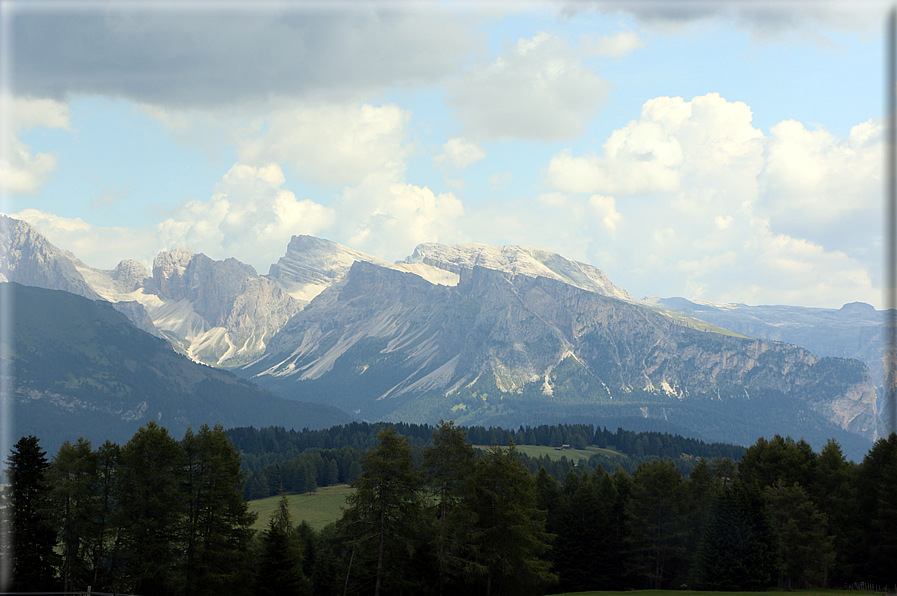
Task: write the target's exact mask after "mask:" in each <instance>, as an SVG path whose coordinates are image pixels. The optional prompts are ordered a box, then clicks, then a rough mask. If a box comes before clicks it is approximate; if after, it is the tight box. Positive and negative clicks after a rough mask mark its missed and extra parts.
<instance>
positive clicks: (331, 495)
mask: <svg viewBox="0 0 897 596" xmlns="http://www.w3.org/2000/svg"><path fill="white" fill-rule="evenodd" d="M352 491H353V489H352V487H351V486H349V485H348V484H337V485H334V486H324V487H319V488H318V489H317V490H316V491H315V492H313V493H303V494H300V495H287V501H289V503H290V515H291V516H292V518H293V525H296V526H297V525H299V524H300V523H301V522H302V521H303V520H304V521H307V522H308V524H309V525H310V526H311V527H312V528H314V529H315V530H320V529H321V528H323V527H324V526H326V525H327V524H329V523H331V522H335V521H336V520H338V519H339V518H340V516H341V515H342V514H343V511H342V508H343V507H344V506H345V505H346V498H347V497H348V496H349V495H351V494H352ZM278 503H280V496H276V497H267V498H265V499H257V500H255V501H249V510H250V511H254V512H256V513H258V518H257V519H256V520H255V524H253V526H252V528H253V529H254V530H264V529H265V528H267V527H268V520H269V519H271V516H272V515H273V514H274V512H275V511H276V510H277V505H278Z"/></svg>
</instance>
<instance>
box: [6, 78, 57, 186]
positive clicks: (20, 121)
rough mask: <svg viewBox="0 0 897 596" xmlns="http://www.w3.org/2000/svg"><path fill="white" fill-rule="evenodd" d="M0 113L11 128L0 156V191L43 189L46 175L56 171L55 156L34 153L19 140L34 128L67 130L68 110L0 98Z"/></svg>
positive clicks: (44, 101) (49, 102) (29, 100)
mask: <svg viewBox="0 0 897 596" xmlns="http://www.w3.org/2000/svg"><path fill="white" fill-rule="evenodd" d="M0 111H2V112H3V113H4V114H5V115H7V117H8V118H9V121H10V123H11V125H10V126H9V128H8V130H6V131H4V132H5V133H6V134H7V137H6V138H5V139H2V141H0V142H2V143H3V147H2V153H0V191H2V192H7V193H12V194H15V193H22V194H35V193H37V192H40V190H41V189H42V188H43V186H44V183H45V182H46V180H47V178H48V177H49V175H50V174H51V173H52V172H53V171H55V170H56V155H55V154H53V153H48V152H40V153H33V152H32V150H31V147H29V146H28V145H26V144H25V143H23V142H22V141H21V140H19V138H18V136H17V135H19V134H21V133H22V132H24V131H28V130H31V129H33V128H38V127H44V128H62V129H65V130H70V128H69V126H70V125H69V109H68V106H67V105H66V104H64V103H61V102H57V101H53V100H51V99H40V98H38V99H34V98H25V97H11V96H9V95H6V94H3V95H0Z"/></svg>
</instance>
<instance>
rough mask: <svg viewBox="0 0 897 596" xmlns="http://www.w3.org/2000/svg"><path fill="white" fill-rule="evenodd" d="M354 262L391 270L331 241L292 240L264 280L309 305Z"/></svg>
mask: <svg viewBox="0 0 897 596" xmlns="http://www.w3.org/2000/svg"><path fill="white" fill-rule="evenodd" d="M356 261H362V262H367V263H374V264H376V265H380V266H382V267H390V266H391V265H390V263H389V262H387V261H384V260H383V259H378V258H377V257H372V256H370V255H367V254H365V253H363V252H360V251H357V250H353V249H351V248H348V247H346V246H343V245H342V244H337V243H336V242H331V241H330V240H324V239H323V238H316V237H314V236H305V235H302V236H293V237H292V239H291V240H290V243H289V244H288V245H287V252H286V254H285V255H284V256H282V257H281V258H280V259H278V261H277V263H275V264H273V265H271V268H270V269H269V270H268V275H267V277H268V278H270V279H272V280H274V281H276V282H277V284H278V285H280V287H282V288H283V289H285V290H286V291H287V293H289V294H290V296H292V297H293V298H296V299H297V300H299V301H301V302H304V303H308V302H310V301H311V300H312V299H313V298H314V297H315V296H317V295H318V294H320V293H321V292H322V291H323V290H324V289H325V288H326V287H328V286H330V285H331V284H333V283H334V282H336V281H338V280H340V279H342V277H343V276H344V275H346V273H348V271H349V269H350V268H351V267H352V263H354V262H356Z"/></svg>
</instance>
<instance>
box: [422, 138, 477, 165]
mask: <svg viewBox="0 0 897 596" xmlns="http://www.w3.org/2000/svg"><path fill="white" fill-rule="evenodd" d="M442 150H443V152H442V153H440V154H439V155H437V156H436V157H434V158H433V161H434V162H435V163H436V164H437V165H441V164H443V163H446V162H447V163H448V164H450V165H451V166H452V167H453V168H455V169H456V170H459V171H464V170H466V169H467V168H468V167H469V166H471V165H473V164H475V163H476V162H478V161H480V160H482V159H485V158H486V152H485V151H484V150H483V148H482V147H480V146H479V145H477V144H476V143H471V142H470V141H466V140H464V139H459V138H452V139H449V140H448V141H446V143H445V144H444V145H443V146H442Z"/></svg>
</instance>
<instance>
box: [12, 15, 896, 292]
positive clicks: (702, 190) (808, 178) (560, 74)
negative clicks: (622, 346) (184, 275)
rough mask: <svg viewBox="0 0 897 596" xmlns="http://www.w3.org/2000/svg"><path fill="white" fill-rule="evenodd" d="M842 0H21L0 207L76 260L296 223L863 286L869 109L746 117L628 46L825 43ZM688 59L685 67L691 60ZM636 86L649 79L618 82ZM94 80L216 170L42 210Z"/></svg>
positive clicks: (674, 271) (386, 251)
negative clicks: (727, 31)
mask: <svg viewBox="0 0 897 596" xmlns="http://www.w3.org/2000/svg"><path fill="white" fill-rule="evenodd" d="M847 12H849V11H847ZM843 13H845V11H844V10H843V7H841V6H840V5H836V4H830V3H823V5H822V7H821V8H812V9H811V8H807V9H806V11H802V10H799V9H798V8H797V7H794V6H791V7H790V8H788V7H784V8H783V7H782V6H781V5H779V4H776V5H768V6H767V5H765V4H763V5H760V4H757V3H751V4H746V3H738V4H733V5H732V6H731V7H728V8H722V7H718V6H717V5H716V4H712V5H711V4H710V3H688V2H684V3H651V2H644V3H636V4H635V5H633V4H631V3H627V4H625V5H620V4H616V3H613V2H602V3H587V2H583V3H575V4H565V3H555V4H547V5H535V4H534V5H524V6H521V7H518V8H514V9H511V8H510V7H506V6H505V7H503V5H492V6H491V8H487V7H485V6H484V7H482V8H479V9H476V8H470V7H468V8H466V9H457V7H455V6H453V5H451V4H447V5H446V4H436V3H433V4H432V6H431V5H430V3H424V4H421V5H416V9H414V10H411V9H406V8H403V7H402V6H401V5H396V4H389V3H376V2H373V3H358V4H352V5H351V7H349V6H340V7H337V8H328V7H326V6H325V5H320V4H311V5H309V6H300V5H298V4H288V5H285V6H284V7H283V8H282V9H280V8H278V9H271V8H270V7H269V8H267V9H264V10H249V9H247V8H246V7H240V6H239V5H228V8H227V9H225V10H214V11H212V10H209V9H208V8H206V7H200V6H199V5H190V7H189V8H185V9H180V10H161V9H147V8H145V7H142V8H135V7H133V6H127V7H117V6H111V5H110V7H104V8H103V9H102V10H93V9H78V10H74V9H73V10H61V9H60V10H46V11H28V10H22V11H20V12H19V13H17V14H15V15H14V17H13V19H14V20H13V22H12V27H13V28H14V30H15V31H16V35H15V37H14V40H13V42H12V49H13V50H14V63H15V70H14V72H15V77H14V80H13V81H12V83H13V85H12V89H13V90H14V94H13V95H8V94H7V95H4V96H3V97H2V101H3V103H4V106H6V107H5V109H6V110H7V112H8V113H9V114H10V121H11V122H12V123H13V125H12V126H6V128H5V129H4V134H5V136H6V138H5V139H4V143H5V147H4V150H3V154H2V156H0V157H2V159H0V170H2V177H0V180H2V184H3V187H4V188H3V191H4V192H5V193H6V197H5V199H4V204H3V205H2V210H3V211H4V212H7V213H9V214H11V215H13V216H14V217H17V218H21V219H24V220H26V221H29V222H30V223H31V224H32V225H34V226H36V227H37V228H38V229H39V230H40V231H41V232H42V233H44V234H46V235H47V236H48V237H49V238H50V239H51V240H52V241H53V242H54V243H56V244H58V245H59V246H61V247H63V248H66V249H70V250H72V251H74V252H75V253H76V254H78V255H79V257H81V258H82V259H84V260H85V261H86V262H87V263H88V264H90V265H91V266H94V267H112V266H114V265H115V263H113V262H111V261H108V259H110V258H114V259H118V258H121V256H122V255H126V256H129V257H131V258H134V259H136V260H138V261H141V262H143V263H144V264H146V263H149V262H151V260H152V258H153V257H154V256H155V255H156V254H157V253H158V252H159V251H160V250H171V249H174V248H177V247H179V246H185V247H187V248H189V249H190V250H191V251H194V252H204V253H206V254H207V255H208V256H210V257H212V258H215V259H222V258H226V257H229V256H234V257H236V258H238V259H240V260H241V261H244V262H248V263H251V264H252V265H253V266H254V267H255V268H256V269H257V270H260V271H266V270H267V268H268V266H269V265H270V264H271V263H274V262H275V261H276V260H277V259H278V258H279V256H281V255H282V254H283V251H284V247H285V246H286V244H287V243H288V242H289V238H290V236H292V235H294V234H311V235H317V236H321V237H325V238H329V239H332V240H335V241H338V242H341V243H343V244H346V245H348V246H351V247H353V248H356V249H358V250H361V251H364V252H366V253H369V254H373V255H376V256H378V257H381V258H384V259H387V260H398V259H401V258H403V257H405V256H407V255H408V254H410V251H411V250H412V249H413V247H414V246H415V245H417V244H419V243H422V242H440V243H443V244H454V243H461V242H484V243H489V244H527V245H534V246H544V247H546V248H549V249H551V250H553V251H556V252H558V253H561V254H565V255H567V256H570V257H572V258H576V259H578V260H581V261H584V262H588V263H592V264H594V265H596V266H598V267H600V268H602V269H603V270H605V271H607V272H608V275H609V276H610V277H611V279H612V280H613V281H614V282H615V283H617V284H618V285H620V286H621V287H624V288H626V289H628V290H630V291H632V292H633V293H634V294H636V295H644V294H645V293H649V292H650V293H657V294H662V295H666V296H672V295H683V296H685V297H688V298H699V299H709V300H713V301H717V302H723V301H738V302H746V303H774V302H780V303H793V304H801V305H805V306H839V305H840V304H843V303H845V302H852V301H865V302H870V303H873V304H877V303H878V302H880V295H881V289H880V287H881V282H880V241H881V234H882V230H880V229H879V227H880V223H879V221H880V209H881V204H880V202H881V189H882V180H881V166H882V148H883V145H882V132H883V124H882V121H881V119H880V118H879V115H878V114H868V113H862V112H859V111H857V112H856V116H855V117H854V121H853V122H852V126H853V128H851V129H850V132H849V134H847V135H839V134H837V133H836V132H831V131H830V130H828V129H827V127H826V126H827V125H826V124H825V123H824V122H821V123H820V122H814V121H805V120H802V119H801V115H800V114H795V115H794V116H795V117H794V118H790V119H786V120H782V121H780V122H778V123H774V124H773V125H771V126H768V127H766V128H765V129H761V128H760V127H759V126H757V125H756V124H755V122H754V118H755V116H756V115H757V114H764V113H765V112H766V111H767V110H768V109H769V108H768V105H767V104H766V103H765V102H767V101H775V99H774V93H772V92H770V93H771V95H770V98H769V99H766V98H765V96H763V94H762V93H759V94H757V95H755V96H754V97H756V98H761V99H758V100H757V101H753V100H751V99H749V98H747V97H739V96H738V95H732V94H731V93H728V92H724V91H721V90H716V89H706V88H701V86H700V85H695V86H693V87H691V89H692V90H693V92H692V93H691V94H685V93H682V94H676V93H670V94H663V93H658V92H657V90H656V89H654V88H653V87H651V80H652V77H653V76H654V73H652V72H651V70H650V59H651V57H652V56H653V54H652V52H657V51H663V50H662V49H658V48H666V47H668V46H669V47H676V48H679V47H683V45H685V46H687V44H688V43H689V39H690V37H689V36H691V37H694V36H697V35H700V34H701V30H700V28H699V29H695V28H694V27H695V26H699V27H700V26H704V27H707V26H708V25H706V23H708V22H714V23H723V25H715V26H726V27H733V28H734V30H745V31H749V33H750V39H749V40H748V43H749V44H758V43H774V42H775V40H776V39H779V38H782V36H784V38H785V39H787V40H788V43H790V44H792V45H793V46H794V50H793V51H794V52H804V53H806V52H810V53H819V54H820V55H822V54H824V52H825V51H828V50H819V49H818V47H819V44H818V43H817V42H818V41H819V39H821V38H822V37H826V38H827V39H829V38H831V39H835V38H837V39H838V43H841V44H844V43H847V42H845V41H844V39H842V38H838V35H841V34H842V32H844V31H855V30H859V31H861V32H863V34H864V35H867V36H869V35H873V33H870V31H872V30H874V29H875V27H877V26H878V24H879V22H880V18H876V17H875V16H874V14H873V13H875V9H873V8H870V7H869V6H865V7H864V8H863V9H862V10H860V11H858V12H857V13H856V14H853V13H852V15H853V16H851V17H850V18H847V17H846V16H843ZM596 15H597V16H596ZM607 15H611V16H610V17H608V16H607ZM621 15H622V16H621ZM838 15H842V16H843V18H841V17H839V16H838ZM596 19H597V20H596ZM615 19H616V20H615ZM764 19H766V21H765V22H768V24H769V31H770V33H769V35H766V36H763V35H761V32H760V29H761V27H760V24H761V23H763V22H764ZM839 19H840V20H839ZM696 23H697V25H695V24H696ZM726 23H728V24H726ZM870 23H872V24H871V25H870ZM200 24H201V26H200ZM813 32H815V33H814V34H813V35H811V33H813ZM874 34H875V35H877V34H878V31H877V30H875V33H874ZM814 35H815V36H814ZM808 36H809V37H808ZM810 37H812V38H813V39H810ZM46 39H54V40H55V41H54V43H53V44H46V43H43V40H46ZM770 40H773V41H770ZM739 43H740V42H739ZM851 43H856V44H857V47H858V48H859V49H857V50H851V49H848V50H847V51H855V52H857V53H861V52H863V51H866V50H865V48H866V46H865V45H863V43H864V42H851ZM677 44H678V45H677ZM823 45H825V44H823ZM733 47H735V49H734V50H725V51H727V52H729V51H731V52H732V55H738V53H739V52H741V51H746V52H750V48H751V47H753V46H751V45H749V46H747V48H748V49H747V50H740V49H738V48H740V47H741V46H739V45H738V44H737V43H735V42H733ZM66 48H70V49H66ZM721 51H723V50H721ZM801 55H803V54H801ZM814 55H815V54H814ZM689 58H691V57H690V56H683V60H682V69H683V71H682V76H681V78H682V79H683V80H685V81H688V80H690V77H692V74H691V70H693V69H697V68H698V66H697V64H692V63H690V62H689ZM748 59H750V56H748ZM821 63H822V61H821V60H820V64H821ZM627 65H631V67H632V72H631V73H627V71H626V67H627ZM655 78H657V77H655ZM721 80H724V79H721ZM759 84H760V83H759V82H758V85H759ZM873 84H874V83H873ZM684 87H688V86H687V85H684ZM684 87H683V88H684ZM630 88H632V89H633V91H632V92H630V91H629V89H630ZM723 88H725V84H723V83H721V84H720V89H723ZM643 90H644V91H646V92H651V93H652V95H650V96H642V97H633V96H632V94H635V95H637V94H638V93H640V92H642V91H643ZM92 97H109V98H119V99H118V100H116V101H124V102H126V104H127V105H130V106H132V109H131V113H130V115H129V116H128V119H127V120H126V121H114V122H112V121H111V122H110V123H109V126H114V127H122V126H125V127H134V129H135V130H138V129H139V130H143V129H153V130H161V131H163V134H165V135H167V136H168V137H169V138H171V139H174V140H175V141H176V142H177V144H178V145H179V146H181V147H184V148H185V149H186V150H188V151H190V152H192V153H191V154H192V155H194V156H195V159H196V160H197V164H199V163H200V162H202V163H205V164H216V165H215V169H216V170H217V172H218V173H217V178H216V179H207V180H206V181H205V182H204V184H205V185H206V187H205V191H203V190H202V187H200V190H199V191H198V193H199V194H197V193H193V194H192V195H190V196H187V195H186V194H185V195H182V196H160V197H159V198H158V205H153V206H152V209H150V210H149V212H151V213H155V214H156V215H155V216H153V217H149V216H148V217H147V218H146V222H145V225H136V226H135V225H123V226H119V225H109V224H108V223H98V220H97V219H96V218H95V216H94V213H93V212H94V211H96V210H98V209H105V210H106V211H107V212H110V213H114V212H115V210H116V209H119V210H126V209H129V208H130V209H133V208H135V205H133V204H131V203H129V200H128V199H127V195H128V194H129V192H126V191H124V190H122V189H123V188H124V186H123V185H122V184H121V183H118V185H116V184H113V183H107V184H106V186H105V188H107V189H108V191H107V192H106V195H102V196H107V198H108V199H109V200H108V201H105V202H103V200H102V196H101V197H100V198H99V199H98V198H97V196H94V197H93V203H90V204H87V203H86V204H85V207H84V209H83V212H81V213H79V214H78V216H72V211H71V209H67V210H64V209H62V208H60V207H58V205H61V204H63V203H64V202H65V201H69V203H68V204H69V205H71V201H73V200H75V199H73V198H72V197H71V196H69V197H66V196H64V193H63V192H62V191H61V188H60V187H61V186H62V185H63V184H62V183H63V181H65V182H67V183H68V182H70V183H71V186H70V187H69V188H73V187H75V186H77V184H76V183H78V182H79V178H78V174H77V172H75V171H74V170H73V169H69V168H72V166H70V165H69V163H70V162H71V161H72V160H71V158H70V153H69V151H73V150H74V149H77V148H79V146H78V143H79V142H80V136H79V135H80V134H81V132H80V131H81V130H82V129H79V126H82V123H83V122H86V120H84V119H83V118H82V117H81V116H80V114H79V112H78V111H73V109H74V108H72V106H74V105H80V104H74V103H72V102H73V100H74V99H76V98H88V99H86V100H84V99H82V101H89V98H92ZM636 99H637V101H635V100H636ZM83 126H86V124H83ZM50 131H52V132H54V135H59V134H62V135H64V136H65V138H67V139H69V141H67V142H70V143H71V145H72V148H66V147H67V146H66V147H61V148H59V147H57V146H54V142H53V139H56V138H58V137H57V136H48V132H50ZM81 149H82V150H84V149H83V148H81ZM92 159H93V160H94V161H95V163H96V164H97V168H99V169H100V170H104V169H105V170H109V171H118V170H125V169H128V168H133V171H134V174H133V178H134V180H135V181H134V183H133V185H131V184H128V185H127V188H128V189H131V188H135V189H147V188H149V189H151V188H152V185H153V179H152V170H153V167H154V166H153V162H154V160H156V159H164V158H162V157H156V156H155V154H153V153H152V148H151V147H148V148H147V152H146V159H145V161H142V162H140V163H119V162H116V161H115V156H114V155H95V156H92ZM184 166H185V171H187V169H188V168H190V167H191V164H190V163H185V164H184ZM207 167H208V166H207ZM196 168H198V165H197V166H196ZM98 201H99V202H98ZM63 213H64V214H63ZM112 245H114V246H116V249H115V250H114V251H110V250H109V247H110V246H112ZM110 255H114V256H110Z"/></svg>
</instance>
